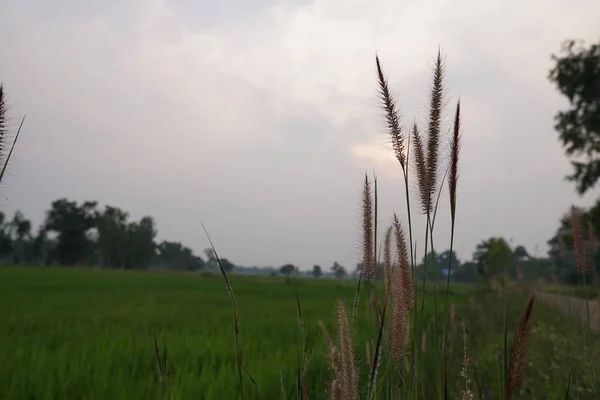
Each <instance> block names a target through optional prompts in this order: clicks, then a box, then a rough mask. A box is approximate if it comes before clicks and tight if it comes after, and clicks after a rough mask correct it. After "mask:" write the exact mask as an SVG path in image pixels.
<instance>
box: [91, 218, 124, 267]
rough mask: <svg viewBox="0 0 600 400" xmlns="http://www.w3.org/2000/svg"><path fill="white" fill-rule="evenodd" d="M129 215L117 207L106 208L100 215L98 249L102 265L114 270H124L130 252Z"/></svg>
mask: <svg viewBox="0 0 600 400" xmlns="http://www.w3.org/2000/svg"><path fill="white" fill-rule="evenodd" d="M128 217H129V216H128V214H127V213H126V212H125V211H122V210H121V209H119V208H117V207H111V206H106V208H105V209H104V212H102V213H99V214H98V218H97V221H96V228H97V230H98V240H97V241H96V246H97V248H98V252H99V256H100V263H101V264H102V265H106V266H109V267H113V268H124V267H125V263H126V258H127V254H126V252H127V251H128V246H127V245H128V243H127V236H128V232H127V229H128V221H127V219H128Z"/></svg>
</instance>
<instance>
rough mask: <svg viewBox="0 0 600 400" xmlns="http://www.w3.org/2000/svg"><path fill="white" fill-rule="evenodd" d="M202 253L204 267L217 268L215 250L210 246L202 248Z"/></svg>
mask: <svg viewBox="0 0 600 400" xmlns="http://www.w3.org/2000/svg"><path fill="white" fill-rule="evenodd" d="M204 254H205V255H206V267H207V268H208V269H210V270H217V269H219V263H218V262H217V256H216V255H215V251H214V250H213V249H212V247H208V248H206V249H204Z"/></svg>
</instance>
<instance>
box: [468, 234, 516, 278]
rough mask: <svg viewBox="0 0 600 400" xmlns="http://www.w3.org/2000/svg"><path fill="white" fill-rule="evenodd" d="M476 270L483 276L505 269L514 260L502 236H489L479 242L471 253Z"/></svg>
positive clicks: (495, 274) (496, 273)
mask: <svg viewBox="0 0 600 400" xmlns="http://www.w3.org/2000/svg"><path fill="white" fill-rule="evenodd" d="M473 260H474V261H475V263H476V264H477V270H478V271H479V273H480V274H481V275H482V276H484V277H485V278H491V277H495V276H498V275H500V274H501V273H502V272H505V271H507V269H508V268H510V267H511V266H512V263H513V261H514V257H513V252H512V250H511V248H510V246H509V245H508V243H507V242H506V240H505V239H504V238H501V237H491V238H489V239H487V240H484V241H482V242H481V243H479V244H478V245H477V247H476V249H475V253H474V254H473Z"/></svg>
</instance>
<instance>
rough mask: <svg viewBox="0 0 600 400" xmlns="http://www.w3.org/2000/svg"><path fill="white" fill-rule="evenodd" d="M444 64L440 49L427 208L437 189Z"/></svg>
mask: <svg viewBox="0 0 600 400" xmlns="http://www.w3.org/2000/svg"><path fill="white" fill-rule="evenodd" d="M442 85H443V64H442V55H441V52H440V51H438V56H437V60H436V63H435V67H434V71H433V87H432V88H431V99H430V104H429V129H428V137H427V192H428V194H427V209H428V210H431V208H432V204H431V203H432V202H433V199H434V197H435V192H436V189H437V186H436V185H437V168H438V156H439V144H440V125H441V120H442V97H443V86H442Z"/></svg>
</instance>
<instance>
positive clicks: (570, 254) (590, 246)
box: [548, 200, 600, 284]
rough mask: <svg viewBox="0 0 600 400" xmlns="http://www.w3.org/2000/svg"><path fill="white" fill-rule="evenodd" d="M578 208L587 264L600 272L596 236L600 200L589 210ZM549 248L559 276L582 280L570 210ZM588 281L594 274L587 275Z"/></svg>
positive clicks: (573, 280) (561, 220)
mask: <svg viewBox="0 0 600 400" xmlns="http://www.w3.org/2000/svg"><path fill="white" fill-rule="evenodd" d="M576 208H577V211H578V212H579V215H580V218H581V220H580V226H581V236H582V240H583V244H584V249H585V253H586V254H585V258H586V261H587V264H588V266H590V267H591V269H592V270H594V271H595V272H596V273H600V252H598V251H597V243H596V238H595V236H596V232H598V229H599V227H600V200H599V201H597V202H596V204H595V205H594V206H593V207H592V208H590V209H589V210H586V209H584V208H581V207H576ZM548 248H549V250H548V256H549V257H550V259H551V260H552V262H553V263H554V265H555V266H556V268H557V270H558V271H557V272H558V275H559V278H560V279H561V280H562V281H563V282H566V283H573V284H575V283H579V282H581V273H579V272H578V271H577V266H576V263H575V252H574V249H573V234H572V231H571V211H570V210H569V211H567V212H566V213H564V214H563V216H562V217H561V218H560V221H559V227H558V229H557V230H556V233H555V234H554V236H553V237H552V238H550V240H548ZM586 281H587V282H591V281H592V274H590V275H589V276H587V277H586Z"/></svg>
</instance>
